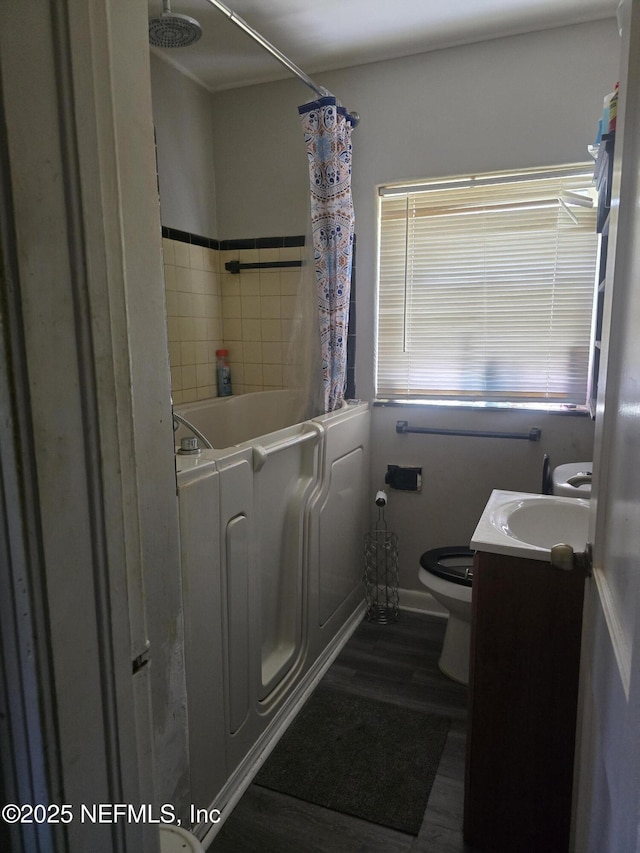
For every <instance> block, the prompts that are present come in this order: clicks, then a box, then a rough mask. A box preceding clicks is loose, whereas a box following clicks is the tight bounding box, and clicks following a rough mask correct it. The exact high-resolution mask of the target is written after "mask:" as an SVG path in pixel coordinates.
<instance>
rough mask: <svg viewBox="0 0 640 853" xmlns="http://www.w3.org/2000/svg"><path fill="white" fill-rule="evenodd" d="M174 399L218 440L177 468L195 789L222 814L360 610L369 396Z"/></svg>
mask: <svg viewBox="0 0 640 853" xmlns="http://www.w3.org/2000/svg"><path fill="white" fill-rule="evenodd" d="M176 410H177V411H178V412H179V413H180V414H182V415H183V416H184V417H185V418H187V419H188V420H189V421H190V422H191V423H193V425H194V426H196V428H197V429H198V430H200V431H201V432H202V433H204V435H205V436H207V438H209V440H210V441H211V443H212V444H213V445H214V447H215V449H214V450H203V451H202V453H201V454H200V455H199V456H197V457H189V456H180V455H177V456H176V463H177V464H176V467H177V472H178V473H177V479H178V496H179V508H180V531H181V552H182V578H183V597H184V616H185V662H186V678H187V702H188V709H187V712H188V724H189V740H190V763H191V767H190V770H191V801H192V802H194V803H202V804H204V805H206V804H210V807H211V808H216V809H222V810H223V812H224V813H225V814H226V813H228V810H229V808H230V806H231V805H232V804H233V802H234V798H236V797H238V796H239V794H240V793H241V792H242V790H244V787H245V786H246V785H247V784H248V782H249V781H250V778H251V777H252V775H253V774H254V773H255V771H256V770H257V769H258V766H259V762H261V761H262V760H264V754H265V750H266V751H268V750H269V749H270V748H272V745H273V744H274V743H275V741H276V740H277V738H278V737H279V736H280V734H281V733H282V731H283V730H284V728H286V725H287V724H288V722H289V721H290V719H292V717H293V716H294V715H295V712H296V710H297V708H298V707H299V706H300V704H301V702H302V701H303V700H304V698H305V697H306V695H308V693H309V692H310V691H311V689H312V688H313V686H314V684H315V683H316V682H317V681H318V679H319V678H320V677H321V676H322V674H323V672H324V671H325V670H326V668H327V667H328V666H329V664H330V663H331V660H332V659H333V657H335V655H336V654H337V652H338V651H339V649H340V648H341V646H342V645H343V644H344V642H346V640H347V639H348V636H349V635H350V633H351V632H352V630H353V629H354V628H355V626H356V625H357V623H358V622H359V620H360V618H361V616H362V614H363V612H364V590H363V586H362V575H363V541H364V534H365V531H366V529H367V524H366V520H367V511H366V507H367V496H368V492H369V463H368V457H369V447H368V445H369V406H368V404H366V403H350V404H347V405H345V406H344V407H343V408H342V409H341V410H340V411H339V412H333V413H331V414H328V415H322V416H319V417H316V418H313V419H311V420H310V421H306V422H304V423H301V424H293V425H288V424H287V423H286V421H287V419H288V417H289V413H290V411H291V407H290V406H289V394H288V392H286V391H269V392H263V393H253V394H246V395H241V396H238V397H232V398H227V399H221V400H212V401H205V402H204V403H203V402H199V403H193V404H188V405H185V406H180V407H176ZM265 430H266V432H265ZM182 434H187V433H186V431H185V432H184V433H183V432H182V431H180V432H178V433H177V438H178V439H179V438H180V437H181V435H182ZM225 810H226V811H225ZM217 828H219V825H218V826H217ZM208 829H211V828H210V827H206V826H204V825H203V826H200V827H196V831H197V833H198V834H199V835H200V836H202V835H203V834H204V833H205V832H206V831H207V830H208ZM208 840H209V837H208Z"/></svg>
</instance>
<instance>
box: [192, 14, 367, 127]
mask: <svg viewBox="0 0 640 853" xmlns="http://www.w3.org/2000/svg"><path fill="white" fill-rule="evenodd" d="M207 2H208V3H211V5H212V6H215V7H216V9H218V10H219V11H220V12H222V14H223V15H226V17H227V18H229V20H230V21H231V23H233V24H235V25H236V26H237V27H240V29H241V30H244V32H245V33H246V34H247V35H248V36H251V38H252V39H253V40H254V41H255V42H257V43H258V44H259V45H260V47H262V48H264V49H265V50H266V51H267V52H268V53H270V54H271V56H273V57H274V58H275V59H277V60H278V62H280V63H281V64H282V65H284V67H285V68H287V69H288V70H289V71H291V72H292V74H295V76H296V77H297V78H298V79H299V80H302V82H303V83H304V84H305V85H306V86H308V87H309V88H310V89H313V91H314V92H315V93H316V95H319V96H320V97H321V98H327V97H329V98H335V95H333V94H332V93H331V92H330V91H329V90H328V89H325V87H324V86H318V84H317V83H314V81H313V80H312V79H311V77H309V75H308V74H305V73H304V71H303V70H302V69H301V68H298V66H297V65H296V64H295V62H292V61H291V60H290V59H289V57H288V56H285V55H284V53H282V51H280V50H278V48H277V47H274V45H272V44H271V42H270V41H267V39H266V38H265V37H264V36H262V35H260V33H259V32H258V31H257V30H254V29H253V27H252V26H250V25H249V24H248V23H247V22H246V21H245V20H244V19H243V18H241V17H240V15H236V13H235V12H234V11H233V10H232V9H230V8H229V7H228V6H225V4H224V3H221V2H220V0H207ZM337 100H338V99H337V98H336V101H337ZM349 115H350V116H351V117H352V119H353V125H354V127H355V126H356V125H357V124H358V122H359V121H360V116H359V115H358V113H353V112H349Z"/></svg>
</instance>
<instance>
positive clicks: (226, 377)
mask: <svg viewBox="0 0 640 853" xmlns="http://www.w3.org/2000/svg"><path fill="white" fill-rule="evenodd" d="M228 355H229V350H226V349H217V350H216V357H217V359H218V361H217V364H216V378H217V383H218V397H230V396H231V395H232V393H233V389H232V386H231V368H230V367H229V362H228V360H227V358H228Z"/></svg>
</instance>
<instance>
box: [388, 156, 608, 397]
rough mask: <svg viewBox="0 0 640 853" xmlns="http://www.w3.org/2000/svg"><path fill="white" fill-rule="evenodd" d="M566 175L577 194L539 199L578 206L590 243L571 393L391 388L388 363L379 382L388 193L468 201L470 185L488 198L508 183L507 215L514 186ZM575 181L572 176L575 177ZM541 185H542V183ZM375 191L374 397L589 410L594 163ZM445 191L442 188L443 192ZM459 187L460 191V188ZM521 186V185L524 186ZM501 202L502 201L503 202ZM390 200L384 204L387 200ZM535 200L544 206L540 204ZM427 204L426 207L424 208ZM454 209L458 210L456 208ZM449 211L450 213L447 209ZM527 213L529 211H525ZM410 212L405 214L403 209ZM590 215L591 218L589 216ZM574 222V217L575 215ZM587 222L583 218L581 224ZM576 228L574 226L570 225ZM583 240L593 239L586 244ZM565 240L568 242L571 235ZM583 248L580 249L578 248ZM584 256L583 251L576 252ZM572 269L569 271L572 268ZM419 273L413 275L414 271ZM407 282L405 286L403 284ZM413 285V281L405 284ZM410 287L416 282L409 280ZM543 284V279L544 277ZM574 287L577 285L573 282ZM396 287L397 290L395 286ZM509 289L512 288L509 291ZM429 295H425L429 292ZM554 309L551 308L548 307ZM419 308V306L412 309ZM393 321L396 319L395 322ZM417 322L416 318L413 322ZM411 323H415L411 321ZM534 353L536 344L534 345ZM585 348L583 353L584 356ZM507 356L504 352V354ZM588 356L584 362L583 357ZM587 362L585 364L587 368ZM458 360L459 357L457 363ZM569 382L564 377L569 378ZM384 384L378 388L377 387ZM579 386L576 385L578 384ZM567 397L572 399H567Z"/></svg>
mask: <svg viewBox="0 0 640 853" xmlns="http://www.w3.org/2000/svg"><path fill="white" fill-rule="evenodd" d="M569 176H578V177H577V184H578V185H579V186H580V190H581V192H580V193H579V194H578V195H577V196H576V194H573V197H572V193H571V192H568V193H566V200H565V199H564V198H563V197H562V196H563V195H564V194H565V191H564V190H562V192H560V191H559V192H558V196H557V199H543V201H547V202H550V201H557V205H556V207H555V208H554V211H557V212H559V211H560V210H561V209H562V213H561V214H556V213H554V215H561V216H562V217H564V214H565V213H567V216H568V217H570V218H571V219H572V220H576V216H574V215H573V213H572V211H580V214H579V215H580V221H581V222H583V224H582V226H581V231H580V232H576V233H578V234H581V235H582V237H581V238H579V239H578V242H579V241H580V239H583V240H584V241H585V245H588V254H587V255H586V261H585V268H584V269H583V270H582V272H581V276H582V278H581V285H580V287H579V288H578V289H579V290H580V294H579V300H580V306H581V311H582V314H581V323H582V326H581V331H580V336H581V337H580V339H581V341H582V343H581V347H582V350H581V361H580V367H579V369H575V370H574V374H571V375H572V376H574V379H573V388H572V389H571V393H568V392H565V393H564V395H563V396H561V395H559V394H557V393H556V394H553V393H549V392H548V391H547V392H546V393H543V392H541V391H540V390H538V389H536V391H535V392H526V393H519V392H518V389H517V387H516V389H514V388H513V387H512V388H510V389H507V390H504V389H502V390H501V391H500V392H499V393H498V394H492V393H490V392H489V393H488V392H487V390H486V388H485V389H483V390H482V391H481V392H479V391H478V390H477V389H475V390H472V391H469V390H466V389H465V390H463V391H461V390H460V389H455V388H454V387H452V388H448V389H446V390H443V389H434V390H433V391H431V392H427V393H425V392H424V391H423V390H420V391H418V392H417V393H416V392H415V390H414V388H412V387H411V383H410V382H408V383H407V386H406V390H405V389H403V390H393V389H391V390H390V388H391V386H392V383H390V382H389V381H388V375H389V373H392V372H393V368H388V369H387V371H386V373H387V379H386V381H385V380H384V377H383V382H381V373H384V371H381V370H380V358H381V325H382V323H383V321H382V320H381V301H382V300H381V296H383V293H382V292H383V289H384V288H385V286H387V287H388V284H387V285H385V282H384V281H383V277H384V276H383V268H384V261H383V257H382V256H383V252H384V251H385V246H384V233H383V227H384V224H383V211H384V207H385V200H386V199H389V197H391V198H392V199H393V198H394V197H398V196H399V197H400V199H403V198H404V199H408V198H412V197H413V198H415V197H417V196H418V194H426V193H433V194H434V195H433V197H434V198H442V196H443V195H444V196H445V198H446V200H447V203H449V202H450V197H449V196H450V195H452V197H453V198H463V199H465V204H468V203H469V199H470V198H472V195H471V196H469V195H467V193H468V191H469V190H470V191H471V193H472V194H473V193H475V192H477V191H478V188H482V190H481V192H482V193H485V192H489V193H490V195H491V199H492V200H493V199H495V194H496V192H498V191H500V192H501V191H502V188H504V187H505V186H507V185H511V192H507V193H506V196H507V198H509V197H510V196H511V197H512V200H511V201H507V202H506V204H507V206H508V207H509V211H510V213H509V215H511V211H512V209H515V208H517V207H518V206H522V205H519V204H518V202H517V201H514V200H513V198H515V197H514V196H513V192H515V191H516V190H517V189H518V186H520V187H521V188H523V187H524V186H525V185H527V184H528V183H529V182H533V181H540V180H542V179H544V180H545V181H549V180H550V181H552V182H553V183H552V184H551V186H555V185H556V182H558V181H560V182H561V185H562V186H564V185H565V183H563V182H565V179H566V181H568V182H569V184H570V185H571V184H572V180H571V178H570V177H569ZM573 183H575V182H573ZM530 186H531V187H536V188H537V187H539V186H540V184H533V183H530ZM485 187H489V188H490V190H488V191H486V190H484V188H485ZM541 189H542V190H544V189H545V187H544V186H543V187H542V188H541ZM585 190H587V191H588V192H587V193H584V191H585ZM377 191H378V211H377V226H378V246H377V287H376V326H375V328H376V350H375V389H376V390H375V400H376V401H377V402H379V403H381V402H383V401H385V402H390V401H393V402H397V403H404V404H419V403H423V404H429V405H434V404H435V405H446V406H452V405H453V406H463V407H466V406H473V407H474V408H485V407H491V408H537V409H540V408H542V409H545V410H554V409H557V410H562V411H566V410H571V411H576V410H580V411H582V410H585V411H586V410H587V404H588V398H589V391H590V383H591V377H592V370H593V350H594V343H593V341H594V328H593V324H594V313H595V312H594V298H595V296H596V295H597V293H596V290H597V289H596V286H595V285H596V267H597V257H598V243H597V234H596V228H595V215H596V214H595V211H596V201H597V194H596V191H595V188H594V187H593V164H591V163H577V164H569V165H564V166H560V167H553V168H546V169H522V170H511V171H509V172H494V173H486V174H482V175H475V176H460V177H451V178H444V179H440V180H433V181H425V182H420V183H412V184H389V185H381V186H379V187H378V188H377ZM442 191H444V193H443V192H442ZM460 191H462V193H461V194H460ZM523 192H524V190H523ZM567 201H568V203H567ZM587 202H589V204H590V210H591V212H590V213H589V214H588V217H586V216H583V215H582V211H583V209H584V208H586V206H587ZM503 204H504V202H503ZM387 206H388V205H387ZM526 206H527V208H528V209H530V208H533V207H535V205H534V204H530V203H527V205H526ZM538 206H540V207H542V205H541V204H539V205H538ZM545 206H546V207H550V205H549V204H547V205H545ZM418 208H419V210H421V211H422V210H423V208H422V207H420V203H418ZM425 209H426V208H425ZM488 209H491V208H490V206H488V205H485V208H484V209H483V210H482V211H474V210H472V208H470V207H467V208H466V210H465V211H463V212H464V213H465V214H466V213H469V212H480V213H481V216H482V217H485V218H486V211H487V210H488ZM456 212H458V211H456ZM420 215H423V216H431V215H433V214H429V213H428V212H427V213H421V214H420ZM439 215H441V214H435V219H434V221H436V219H437V217H438V216H439ZM446 215H447V216H450V215H451V214H450V213H449V212H447V214H446ZM529 215H530V214H527V216H529ZM531 215H532V216H535V214H531ZM407 216H408V214H407ZM591 219H592V220H593V221H592V222H591ZM576 222H577V220H576ZM584 223H586V224H584ZM561 230H562V227H561V225H558V226H557V231H558V233H560V231H561ZM574 231H575V229H574ZM587 241H591V242H590V244H588V243H587ZM569 242H571V241H570V240H569ZM528 251H529V250H527V249H525V251H524V256H525V258H526V255H527V252H528ZM581 251H584V249H582V250H581ZM409 253H410V250H409V248H406V249H405V263H407V262H408V260H407V259H408V258H409ZM580 257H582V256H580ZM572 275H573V273H572ZM416 278H417V277H416ZM406 286H407V285H406V283H405V287H406ZM409 286H411V285H409ZM413 286H414V288H415V287H416V286H417V285H416V284H415V283H413ZM544 286H545V287H546V286H547V284H546V282H545V284H544ZM573 286H574V287H575V285H573ZM518 287H520V285H519V284H513V285H512V286H511V290H512V291H515V290H516V289H517V288H518ZM550 287H551V290H552V291H554V292H555V288H556V284H555V282H553V283H552V284H551V285H550ZM450 290H451V292H452V293H454V296H453V298H452V302H454V303H455V301H456V299H457V296H456V295H455V293H456V290H457V288H456V287H453V288H450ZM396 292H397V291H396ZM511 295H513V293H512V294H511ZM427 298H428V295H427ZM404 299H405V302H406V300H407V296H406V294H405V296H404ZM551 310H552V311H553V309H551ZM416 313H419V312H416ZM405 314H406V306H405ZM402 322H403V323H404V330H403V331H402V332H401V333H402V334H404V335H405V336H406V334H407V320H406V317H405V318H404V320H403V321H402ZM396 325H397V324H396ZM415 325H416V326H419V321H418V323H416V324H415ZM587 327H588V333H586V329H587ZM410 328H411V329H413V327H410ZM394 334H395V335H396V338H395V340H396V346H397V341H398V340H399V338H398V337H397V334H398V333H397V332H395V333H394ZM489 337H490V334H489V333H486V338H485V343H486V339H488V338H489ZM558 337H559V338H560V339H561V335H560V333H558ZM389 339H390V335H389V333H388V331H387V334H386V337H385V339H384V341H383V344H385V345H387V346H388V341H389ZM403 352H405V353H406V352H407V350H406V349H405V348H404V347H403ZM532 352H533V353H534V354H535V353H536V352H538V351H536V350H532ZM585 352H586V356H585ZM505 358H507V357H506V356H505ZM585 358H586V362H585ZM585 363H586V368H585ZM461 364H462V363H461ZM556 373H557V374H558V375H559V376H562V371H561V370H558V369H557V368H556ZM567 382H568V381H567ZM381 387H382V389H383V390H382V391H381ZM578 388H579V390H576V389H578ZM568 397H571V399H567V398H568Z"/></svg>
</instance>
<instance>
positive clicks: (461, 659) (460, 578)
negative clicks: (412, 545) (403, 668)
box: [418, 545, 473, 684]
mask: <svg viewBox="0 0 640 853" xmlns="http://www.w3.org/2000/svg"><path fill="white" fill-rule="evenodd" d="M418 576H419V578H420V581H421V582H422V583H423V584H424V586H425V587H426V588H427V589H428V590H429V592H430V593H431V595H432V596H433V597H434V598H435V599H436V601H438V602H439V603H440V604H442V606H443V607H446V609H447V610H448V611H449V620H448V622H447V629H446V631H445V635H444V642H443V644H442V652H441V654H440V659H439V661H438V666H439V668H440V671H441V672H442V673H444V675H446V676H448V677H449V678H452V679H453V680H454V681H458V682H460V683H461V684H468V683H469V646H470V641H471V582H472V577H473V551H471V550H470V549H469V548H467V547H466V546H462V545H460V546H453V547H449V548H434V549H433V550H432V551H425V553H424V554H423V555H422V556H421V557H420V569H419V570H418Z"/></svg>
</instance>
